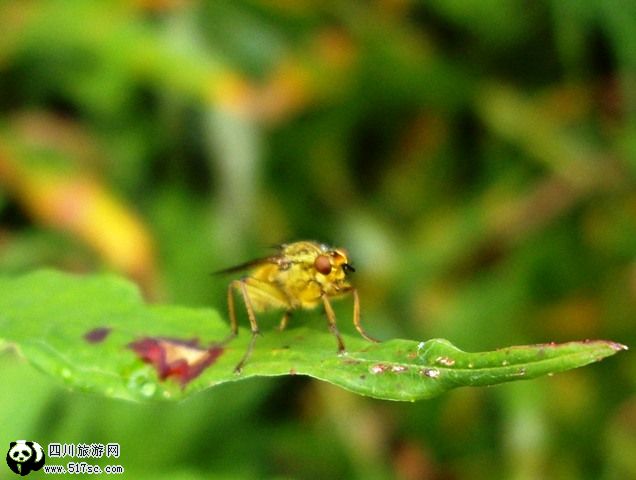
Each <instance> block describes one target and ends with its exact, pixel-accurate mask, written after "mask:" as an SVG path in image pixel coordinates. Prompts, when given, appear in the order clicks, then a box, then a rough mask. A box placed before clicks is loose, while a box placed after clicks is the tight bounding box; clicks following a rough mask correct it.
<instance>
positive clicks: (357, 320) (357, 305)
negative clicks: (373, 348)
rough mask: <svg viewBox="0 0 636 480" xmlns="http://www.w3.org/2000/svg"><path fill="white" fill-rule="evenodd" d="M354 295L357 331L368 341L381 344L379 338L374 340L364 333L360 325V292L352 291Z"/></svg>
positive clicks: (354, 323) (354, 315)
mask: <svg viewBox="0 0 636 480" xmlns="http://www.w3.org/2000/svg"><path fill="white" fill-rule="evenodd" d="M351 293H352V295H353V325H354V326H355V327H356V330H357V331H358V333H359V334H360V335H362V336H363V337H364V338H365V339H366V340H368V341H370V342H375V343H379V342H380V340H378V339H377V338H373V337H371V336H370V335H368V334H367V332H365V331H364V328H362V324H361V323H360V299H359V298H358V290H356V289H355V288H354V289H352V291H351Z"/></svg>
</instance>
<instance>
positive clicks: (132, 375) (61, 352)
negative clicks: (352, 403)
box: [0, 271, 626, 401]
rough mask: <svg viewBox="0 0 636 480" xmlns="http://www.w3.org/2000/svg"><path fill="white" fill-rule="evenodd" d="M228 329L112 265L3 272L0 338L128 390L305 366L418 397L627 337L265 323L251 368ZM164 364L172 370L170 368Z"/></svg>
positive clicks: (36, 357)
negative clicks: (551, 338) (149, 294)
mask: <svg viewBox="0 0 636 480" xmlns="http://www.w3.org/2000/svg"><path fill="white" fill-rule="evenodd" d="M228 331H229V328H228V325H227V323H226V322H225V321H224V320H223V319H222V318H221V317H220V316H219V314H218V313H217V312H216V311H214V310H211V309H195V308H184V307H178V306H161V305H147V304H145V303H144V301H143V300H142V298H141V295H140V294H139V291H138V289H137V288H136V286H134V285H133V284H132V283H130V282H128V281H126V280H123V279H121V278H118V277H115V276H112V275H91V276H73V275H69V274H65V273H60V272H55V271H38V272H35V273H32V274H28V275H24V276H22V277H0V332H1V333H0V345H3V344H5V345H15V346H16V347H17V348H18V350H19V351H20V352H21V353H22V354H23V355H24V356H25V357H26V358H27V359H28V360H29V361H30V362H31V363H32V364H34V365H35V366H36V367H38V368H39V369H41V370H42V371H44V372H46V373H48V374H50V375H53V376H55V377H58V378H59V379H61V380H62V381H63V382H65V383H66V384H67V385H68V386H69V387H71V388H74V389H79V390H83V391H90V392H96V393H101V394H103V395H107V396H110V397H117V398H124V399H147V398H169V399H178V398H183V397H185V396H188V395H190V394H192V393H194V392H198V391H201V390H204V389H206V388H209V387H212V386H214V385H218V384H221V383H224V382H233V381H238V380H243V379H247V378H250V377H253V376H273V375H289V374H299V375H309V376H311V377H314V378H317V379H320V380H324V381H327V382H330V383H333V384H334V385H339V386H341V387H343V388H345V389H347V390H350V391H352V392H356V393H359V394H362V395H368V396H371V397H376V398H382V399H389V400H410V401H414V400H418V399H423V398H430V397H433V396H435V395H438V394H440V393H442V392H445V391H447V390H449V389H451V388H455V387H460V386H481V385H494V384H497V383H502V382H507V381H512V380H522V379H530V378H536V377H538V376H541V375H550V374H552V373H555V372H561V371H564V370H568V369H571V368H576V367H580V366H583V365H586V364H588V363H591V362H596V361H599V360H601V359H603V358H605V357H607V356H610V355H613V354H614V353H616V352H618V351H620V350H624V349H626V347H624V346H623V345H620V344H617V343H614V342H609V341H602V340H599V341H584V342H570V343H565V344H560V345H556V344H544V345H531V346H524V347H510V348H505V349H501V350H496V351H493V352H485V353H466V352H463V351H461V350H459V349H457V348H456V347H454V346H453V345H451V344H450V343H449V342H448V341H446V340H428V341H425V342H416V341H412V340H389V341H386V342H382V343H378V344H373V343H370V342H367V341H366V340H364V339H361V338H358V337H355V336H351V337H349V336H345V343H346V345H347V349H348V350H347V353H346V354H344V355H338V354H337V353H336V343H335V340H334V338H333V337H332V335H331V334H330V333H329V332H327V331H326V328H325V331H322V330H318V329H312V328H309V327H293V326H291V327H289V328H288V329H287V330H286V331H284V332H279V331H277V330H272V331H266V332H265V334H264V335H263V336H262V337H261V338H258V339H257V342H256V347H255V349H254V353H253V355H252V357H251V358H250V360H249V361H248V363H247V365H246V366H245V368H244V370H243V372H242V373H241V374H235V373H234V372H233V368H234V366H235V365H236V364H237V363H238V361H239V360H240V358H241V356H242V355H243V353H244V351H245V349H246V346H247V343H248V341H249V339H250V334H249V331H248V330H247V329H245V328H241V330H240V333H239V336H238V337H237V338H235V339H233V340H231V341H230V342H228V343H227V344H226V345H225V346H220V344H219V342H220V341H221V340H222V339H224V338H225V337H226V336H227V334H228ZM183 342H190V343H187V344H184V343H183ZM195 343H196V344H197V345H199V348H197V347H195V346H194V345H195ZM133 346H136V347H135V348H133ZM142 347H148V348H145V350H144V349H143V348H142ZM142 350H143V351H144V352H145V353H146V354H147V355H149V356H151V355H157V354H167V355H168V359H167V362H166V365H167V364H171V365H172V367H174V370H175V372H173V373H174V375H169V373H170V372H169V371H167V370H166V369H163V370H162V369H156V368H155V367H154V366H153V364H150V363H145V362H144V361H142V359H141V358H140V355H139V354H140V352H142ZM201 359H203V363H201V362H200V360H201ZM197 362H199V363H197ZM207 363H209V365H207ZM188 365H190V367H193V366H194V367H196V366H197V365H198V366H199V367H200V369H201V372H200V375H196V376H195V375H194V374H193V375H192V376H193V378H192V379H191V381H189V380H190V379H189V378H186V377H185V376H179V374H178V373H179V371H180V370H179V368H183V367H186V366H188ZM164 366H165V365H164ZM160 372H161V373H164V374H168V376H167V378H165V379H164V380H161V379H160V378H159V373H160ZM195 373H196V372H195ZM180 379H181V381H179V380H180Z"/></svg>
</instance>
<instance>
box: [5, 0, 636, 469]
mask: <svg viewBox="0 0 636 480" xmlns="http://www.w3.org/2000/svg"><path fill="white" fill-rule="evenodd" d="M0 25H2V33H1V34H0V219H1V224H0V270H1V271H2V272H3V273H10V272H22V271H27V270H30V269H33V268H35V267H38V266H41V265H49V266H55V267H57V268H63V269H66V270H72V271H95V270H101V269H112V270H116V271H119V272H122V273H125V274H126V275H128V276H130V277H131V278H133V279H135V280H136V281H137V282H138V283H139V284H140V285H141V286H142V288H143V289H144V291H145V292H146V294H147V296H148V298H151V299H154V300H161V301H168V300H169V301H174V302H176V303H183V304H191V305H205V304H209V303H212V302H214V303H221V302H222V301H223V300H222V299H223V292H224V289H225V287H226V285H224V284H223V282H222V281H220V280H219V279H218V278H214V277H210V276H209V272H211V271H213V270H216V269H217V268H221V267H225V266H228V265H231V264H233V263H238V262H240V261H242V260H245V259H246V258H250V257H252V256H257V255H262V254H263V253H265V252H266V251H267V250H266V247H267V245H270V244H273V243H279V242H281V241H288V240H296V239H301V238H311V239H318V240H322V241H327V242H331V243H333V244H337V245H342V246H346V247H347V248H348V249H349V250H350V252H351V254H352V257H353V258H354V261H355V265H356V268H357V270H358V273H356V284H357V286H358V287H359V289H360V292H361V299H362V310H363V315H364V322H365V325H366V326H367V329H368V330H369V331H370V332H371V333H372V334H374V336H378V337H381V338H392V337H397V336H399V337H405V338H430V337H445V338H448V339H450V340H451V341H452V342H453V343H454V344H456V345H457V346H459V347H460V348H462V349H464V350H468V351H478V350H487V349H492V348H496V347H499V346H504V345H509V344H514V343H533V342H544V341H552V340H553V341H566V340H573V339H584V338H611V339H613V340H616V341H620V342H621V343H625V344H627V345H631V346H634V345H635V340H636V329H635V328H634V326H635V321H634V318H635V314H636V263H635V255H636V189H635V188H634V186H635V183H634V176H635V174H636V74H635V73H634V72H636V2H634V1H631V0H627V1H619V0H605V1H603V2H601V1H597V0H592V1H589V2H576V1H573V0H544V1H540V2H532V3H527V2H525V3H523V2H513V1H511V0H499V1H483V0H481V1H476V0H463V1H457V0H444V1H439V0H437V1H430V2H417V1H414V0H375V1H371V2H358V1H352V2H348V1H344V0H342V1H336V0H330V1H326V2H324V1H323V2H316V1H313V0H296V1H288V0H241V1H237V0H219V1H214V2H204V1H196V0H105V1H102V2H94V1H89V0H75V1H72V0H3V1H0ZM0 295H2V292H0ZM345 304H346V301H344V302H341V305H340V307H343V308H342V309H340V310H338V311H337V313H339V317H340V318H341V321H340V326H341V328H342V329H343V330H345V331H346V330H347V329H348V328H350V327H349V325H348V324H349V322H347V321H342V320H344V319H346V318H347V317H346V315H347V312H348V311H349V310H348V308H344V307H347V305H345ZM268 321H269V323H268ZM294 322H298V323H299V324H311V326H312V328H324V325H323V321H322V319H320V314H319V313H307V314H302V315H297V316H296V317H295V318H294ZM275 323H276V318H275V316H274V317H272V318H271V320H269V317H268V318H266V319H265V322H264V325H268V326H267V327H265V328H264V329H265V331H266V334H268V333H267V330H268V328H273V325H274V324H275ZM292 327H293V325H292ZM271 335H275V332H272V333H271ZM0 370H2V377H1V378H2V379H3V383H4V389H3V390H2V393H0V412H2V416H3V418H4V419H5V420H4V423H3V430H2V435H3V437H2V439H1V440H0V441H2V442H4V443H5V444H6V443H8V442H9V441H11V440H15V439H18V438H31V439H33V440H36V441H38V442H40V443H43V444H44V443H47V442H55V441H57V442H89V443H90V442H100V441H101V442H109V441H116V442H120V443H121V444H122V457H121V458H120V461H119V463H121V464H122V465H124V466H125V468H126V470H127V472H128V473H129V476H130V477H131V478H133V477H134V478H162V477H165V478H174V479H180V478H183V479H189V478H217V477H218V478H263V477H276V476H289V477H295V478H325V477H327V478H365V479H367V478H402V479H412V478H438V479H448V478H476V479H480V478H484V479H486V478H515V479H526V478H527V479H530V478H542V477H545V475H546V473H545V472H549V476H550V477H551V478H562V479H580V478H590V479H597V478H602V479H615V478H616V479H619V478H620V479H622V478H636V464H635V463H634V460H633V455H632V454H630V453H629V452H630V451H631V452H633V451H634V450H636V397H635V395H634V391H635V388H634V387H635V383H636V382H635V380H634V379H636V361H634V359H633V354H630V353H627V354H625V355H620V356H618V357H616V358H612V359H610V360H608V361H606V362H603V364H600V365H596V366H593V367H588V368H586V369H582V370H577V371H574V372H570V373H567V374H563V375H559V376H555V377H553V378H546V379H540V380H535V381H533V382H528V383H522V384H512V385H506V386H502V387H497V388H493V389H488V390H484V389H479V390H476V389H463V390H457V391H455V392H452V393H450V394H447V395H445V396H442V397H440V398H438V399H435V400H431V401H428V402H424V403H417V404H414V405H404V404H387V403H385V402H381V401H375V400H369V399H363V398H360V397H357V396H353V395H351V394H349V393H347V392H343V391H340V390H336V389H334V388H333V387H330V386H327V385H323V384H318V383H317V382H312V381H310V380H307V379H303V378H289V379H285V380H281V379H276V380H257V381H251V382H241V383H239V384H235V385H227V386H223V387H220V388H219V389H215V391H213V392H208V393H206V394H202V395H199V396H197V397H195V398H194V399H192V400H189V401H186V402H183V403H181V404H177V405H156V406H147V405H134V404H128V403H122V402H117V401H112V400H106V399H101V398H96V397H93V396H83V395H78V394H70V393H65V392H63V391H61V390H60V389H59V388H58V387H57V386H53V385H50V384H49V381H48V380H47V379H45V378H43V377H42V376H41V375H39V374H37V373H33V372H31V370H30V369H29V368H28V367H27V366H26V365H25V364H24V363H23V362H22V361H21V360H20V359H18V358H16V357H15V356H14V355H12V354H11V353H5V354H3V356H2V360H1V361H0Z"/></svg>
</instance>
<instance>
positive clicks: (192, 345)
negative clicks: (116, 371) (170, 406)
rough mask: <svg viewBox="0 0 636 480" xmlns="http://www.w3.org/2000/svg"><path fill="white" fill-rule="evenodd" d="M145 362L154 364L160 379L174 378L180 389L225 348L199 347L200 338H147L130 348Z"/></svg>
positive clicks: (214, 359)
mask: <svg viewBox="0 0 636 480" xmlns="http://www.w3.org/2000/svg"><path fill="white" fill-rule="evenodd" d="M128 346H129V347H130V348H131V349H132V350H133V351H134V352H135V353H136V354H137V356H138V357H139V358H141V359H142V360H143V361H144V362H146V363H150V364H152V365H153V366H154V367H155V369H156V370H157V374H158V375H159V379H161V380H165V379H166V378H168V377H174V378H175V379H176V380H178V381H179V383H180V384H181V387H185V386H186V385H187V384H188V383H189V382H191V381H192V380H193V379H195V378H196V377H198V376H199V375H201V373H202V372H203V370H205V369H206V368H207V367H209V366H210V365H212V364H213V363H214V362H215V361H216V359H217V358H219V356H220V355H221V354H222V353H223V350H224V349H223V347H221V346H219V345H212V346H210V347H208V348H202V347H200V346H199V341H198V340H197V339H192V340H179V339H172V338H152V337H145V338H142V339H140V340H137V341H135V342H132V343H131V344H129V345H128Z"/></svg>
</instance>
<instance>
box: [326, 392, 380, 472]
mask: <svg viewBox="0 0 636 480" xmlns="http://www.w3.org/2000/svg"><path fill="white" fill-rule="evenodd" d="M314 385H315V390H316V391H317V393H318V394H319V396H320V400H321V406H322V408H323V409H324V411H325V414H326V415H327V417H328V419H329V421H330V422H331V423H332V424H333V427H334V430H335V434H336V435H337V436H338V437H340V440H341V442H342V444H343V445H344V447H345V448H347V450H348V452H347V457H349V458H351V460H352V462H353V467H354V469H355V472H356V474H355V478H364V479H369V480H373V479H378V480H379V479H384V478H391V477H392V475H390V472H389V471H388V468H387V465H386V464H385V463H384V462H383V459H386V458H389V452H388V451H387V450H388V448H389V447H388V438H387V437H388V431H387V430H388V425H387V422H386V420H385V419H384V418H382V417H380V416H378V415H377V412H376V411H375V410H373V409H372V408H370V407H369V405H368V404H367V403H366V402H365V401H364V400H363V399H361V398H360V397H358V396H356V395H353V394H351V393H349V392H346V391H344V390H341V389H339V388H336V387H334V386H332V385H327V384H322V383H320V384H319V383H315V384H314Z"/></svg>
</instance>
